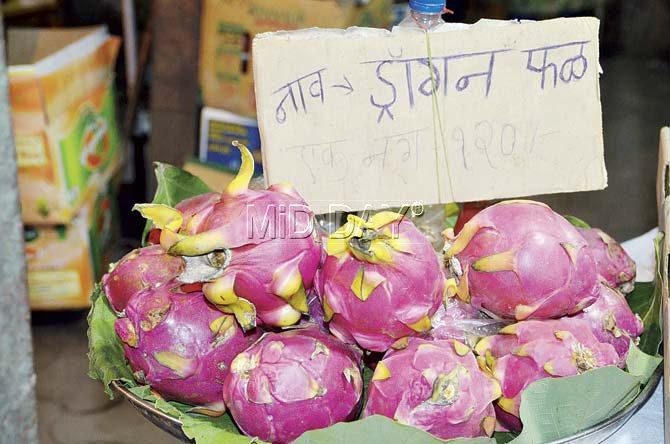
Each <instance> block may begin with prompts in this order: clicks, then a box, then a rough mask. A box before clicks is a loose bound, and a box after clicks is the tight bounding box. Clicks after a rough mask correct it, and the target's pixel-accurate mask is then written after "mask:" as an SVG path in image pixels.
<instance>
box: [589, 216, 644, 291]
mask: <svg viewBox="0 0 670 444" xmlns="http://www.w3.org/2000/svg"><path fill="white" fill-rule="evenodd" d="M577 229H578V230H579V232H580V233H581V234H582V236H584V239H586V242H588V244H589V248H590V249H591V255H592V256H593V258H594V259H595V261H596V266H597V270H598V274H600V276H601V277H602V278H603V279H605V281H606V282H607V283H608V284H609V286H610V287H613V288H617V287H618V288H619V289H620V290H621V291H622V292H624V293H630V292H631V291H632V290H633V282H634V281H635V262H634V261H633V259H631V257H630V256H628V254H627V253H626V252H625V251H624V249H623V248H622V247H621V245H619V243H617V241H615V240H614V239H612V238H611V237H610V236H609V235H608V234H607V233H605V232H604V231H602V230H599V229H597V228H577Z"/></svg>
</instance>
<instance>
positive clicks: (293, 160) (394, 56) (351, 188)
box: [253, 18, 607, 213]
mask: <svg viewBox="0 0 670 444" xmlns="http://www.w3.org/2000/svg"><path fill="white" fill-rule="evenodd" d="M598 27H599V22H598V20H597V19H595V18H571V19H556V20H549V21H543V22H521V23H519V22H498V21H490V20H486V21H481V22H479V23H477V24H475V25H472V26H466V25H460V26H453V25H452V26H448V25H445V26H444V27H442V28H441V29H438V30H436V31H435V32H431V33H429V34H426V33H424V32H423V31H421V30H415V29H402V28H396V29H395V30H394V31H393V32H388V31H384V30H377V29H361V28H358V29H350V30H347V31H342V30H318V29H312V30H304V31H293V32H278V33H269V34H262V35H260V36H258V37H257V38H256V39H255V40H254V45H253V56H254V58H255V60H256V66H255V71H254V72H255V81H256V97H257V106H258V120H259V129H260V132H261V139H262V146H263V160H264V162H263V163H264V166H265V174H266V180H267V182H268V183H276V182H291V183H293V184H294V185H295V186H296V187H297V188H298V190H299V191H300V192H301V193H302V194H303V196H304V197H305V198H306V199H307V201H308V203H309V204H310V205H311V206H312V207H313V208H314V210H315V211H316V212H317V213H325V212H329V211H332V210H333V209H336V208H338V207H340V206H342V205H344V206H345V207H349V208H351V209H353V210H361V209H365V208H382V207H385V206H387V205H390V206H401V205H406V204H412V203H416V202H420V203H422V204H434V203H447V202H453V201H457V202H466V201H475V200H485V199H495V198H508V197H517V196H528V195H533V194H543V193H557V192H567V191H586V190H596V189H602V188H604V187H606V186H607V172H606V170H605V163H604V158H603V138H602V118H601V108H600V95H599V64H598V55H599V52H598Z"/></svg>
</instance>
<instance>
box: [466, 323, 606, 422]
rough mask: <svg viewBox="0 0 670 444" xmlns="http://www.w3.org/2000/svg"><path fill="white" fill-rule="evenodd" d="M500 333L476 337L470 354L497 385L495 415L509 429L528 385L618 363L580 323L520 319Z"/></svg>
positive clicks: (517, 413)
mask: <svg viewBox="0 0 670 444" xmlns="http://www.w3.org/2000/svg"><path fill="white" fill-rule="evenodd" d="M500 333H501V334H500V335H496V336H489V337H486V338H484V339H482V340H481V341H480V342H479V343H478V344H477V346H476V347H475V352H476V353H477V354H478V355H479V356H478V358H477V359H478V360H479V362H480V366H481V367H482V368H485V369H488V371H490V372H492V374H493V376H494V377H495V378H496V379H497V380H498V381H499V382H500V385H501V388H502V397H501V398H500V399H498V401H497V404H496V408H497V410H498V413H499V414H498V416H497V417H498V420H499V421H500V422H501V423H502V424H503V425H504V426H506V427H507V428H509V429H511V430H517V431H518V430H520V429H521V421H520V420H519V418H518V417H519V407H520V405H521V394H522V393H523V390H524V389H525V388H526V387H528V385H530V384H531V383H532V382H535V381H537V380H539V379H543V378H552V377H563V376H574V375H578V374H581V373H584V372H586V371H588V370H592V369H595V368H598V367H605V366H608V365H616V364H617V363H618V361H619V355H618V354H617V352H616V350H615V349H614V347H613V346H612V345H610V344H607V343H602V342H600V341H598V339H597V338H596V337H595V336H594V335H593V333H592V332H591V329H590V328H589V324H588V322H586V321H584V320H581V319H575V318H563V319H557V320H534V321H523V322H519V323H517V324H513V325H509V326H507V327H505V328H503V329H502V330H501V331H500Z"/></svg>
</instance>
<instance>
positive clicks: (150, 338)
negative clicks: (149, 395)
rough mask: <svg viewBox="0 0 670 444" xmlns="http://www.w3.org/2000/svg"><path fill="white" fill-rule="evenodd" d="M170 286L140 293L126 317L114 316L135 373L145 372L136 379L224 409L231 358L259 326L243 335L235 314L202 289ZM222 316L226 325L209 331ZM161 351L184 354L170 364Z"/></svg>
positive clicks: (166, 393) (169, 394) (172, 396)
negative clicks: (161, 359)
mask: <svg viewBox="0 0 670 444" xmlns="http://www.w3.org/2000/svg"><path fill="white" fill-rule="evenodd" d="M174 286H178V284H176V283H174ZM172 287H173V285H171V284H167V285H164V286H162V287H159V288H156V289H148V290H145V291H144V292H141V293H138V294H137V295H135V296H134V297H133V298H131V300H130V302H129V303H128V307H127V308H126V315H127V317H126V318H119V319H117V320H116V323H115V330H116V332H117V334H118V335H119V337H120V338H121V340H122V341H123V349H124V351H125V355H126V358H127V359H128V362H129V363H130V367H131V368H132V369H133V371H134V372H136V374H137V372H142V373H143V375H144V376H143V378H142V377H140V378H139V379H140V382H142V383H144V382H146V383H147V384H149V385H150V386H151V388H152V389H154V390H155V391H157V392H158V393H159V394H160V395H161V396H163V397H164V398H165V399H167V400H173V401H179V402H183V403H186V404H192V405H194V406H197V407H203V408H206V409H210V410H213V411H215V412H219V413H220V412H223V411H224V410H225V406H224V403H223V392H222V388H223V380H224V378H225V377H226V375H227V374H228V371H229V367H230V363H231V361H232V360H233V358H234V357H235V356H236V355H237V354H238V353H240V352H241V351H243V350H245V349H246V348H247V347H248V346H249V345H251V344H252V343H253V342H254V341H256V340H257V339H258V338H259V337H260V332H258V331H254V332H252V333H249V334H247V335H245V334H244V333H242V330H241V329H240V328H239V326H238V325H237V323H236V322H235V320H234V317H233V316H231V315H225V314H223V313H221V312H220V311H219V310H217V309H216V308H214V307H213V306H211V305H210V304H209V303H207V302H206V300H205V298H204V296H203V295H202V293H189V294H183V293H179V292H178V291H177V290H176V289H175V290H172V289H171V288H172ZM222 317H223V318H224V319H229V320H228V322H227V324H225V325H226V326H227V327H228V328H227V329H225V330H223V331H220V332H217V333H215V332H213V331H212V329H211V328H210V324H211V323H212V322H214V321H215V320H216V319H219V318H222ZM133 343H134V345H133ZM161 352H169V353H173V354H174V355H176V356H178V357H181V358H183V359H180V361H181V362H179V363H178V365H177V366H176V367H175V368H170V367H169V366H166V365H165V364H161V363H160V362H159V361H158V359H157V356H160V355H157V354H158V353H161Z"/></svg>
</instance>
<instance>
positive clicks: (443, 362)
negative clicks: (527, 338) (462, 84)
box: [363, 338, 500, 439]
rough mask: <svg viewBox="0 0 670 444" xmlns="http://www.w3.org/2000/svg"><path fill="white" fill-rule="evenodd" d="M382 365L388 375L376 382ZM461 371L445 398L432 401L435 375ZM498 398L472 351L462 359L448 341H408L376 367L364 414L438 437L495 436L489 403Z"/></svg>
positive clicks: (490, 381)
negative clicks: (410, 426)
mask: <svg viewBox="0 0 670 444" xmlns="http://www.w3.org/2000/svg"><path fill="white" fill-rule="evenodd" d="M380 367H382V368H383V367H385V368H386V369H387V370H388V375H389V376H388V377H387V378H385V379H379V380H377V379H376V378H377V374H378V373H382V372H380V370H379V369H380ZM459 367H460V368H461V369H464V370H465V371H464V372H462V373H456V374H457V375H458V376H457V377H456V379H455V380H454V381H453V384H449V385H446V384H445V385H444V388H446V392H445V393H449V394H447V395H444V396H446V397H444V398H442V399H441V400H437V401H434V402H431V397H432V396H433V393H434V388H435V387H437V386H438V384H439V382H438V381H439V377H441V376H442V377H444V376H445V375H450V374H452V372H453V371H454V370H455V369H457V368H459ZM449 389H452V390H453V391H452V392H449V391H448V390H449ZM499 394H500V387H499V386H498V383H497V382H496V381H495V380H494V379H493V378H492V377H491V376H490V375H488V374H486V373H484V372H483V371H481V370H480V369H479V366H478V364H477V361H476V359H475V356H474V355H473V354H472V353H471V352H467V353H466V354H465V355H464V356H460V355H459V354H458V353H457V352H456V351H455V349H454V345H453V341H452V340H445V341H426V340H423V339H419V338H410V340H409V345H408V346H407V348H405V349H403V350H398V351H389V352H388V353H387V354H386V356H385V357H384V359H383V360H382V361H381V362H380V364H379V365H378V367H377V370H376V371H375V376H374V377H373V380H372V382H371V383H370V386H369V394H368V401H367V405H366V406H365V410H364V411H363V416H364V417H367V416H371V415H384V416H386V417H388V418H392V419H395V420H396V421H398V422H400V423H402V424H407V425H412V426H414V427H417V428H420V429H422V430H425V431H427V432H429V433H431V434H433V435H435V436H437V437H438V438H441V439H451V438H458V437H466V438H467V437H477V436H486V435H488V434H489V433H492V432H493V430H492V427H493V425H494V424H495V413H494V408H493V404H492V402H493V401H494V400H495V399H496V398H497V397H498V396H499ZM485 418H490V419H489V420H488V421H489V430H488V431H487V430H485V428H484V427H483V424H484V419H485Z"/></svg>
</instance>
